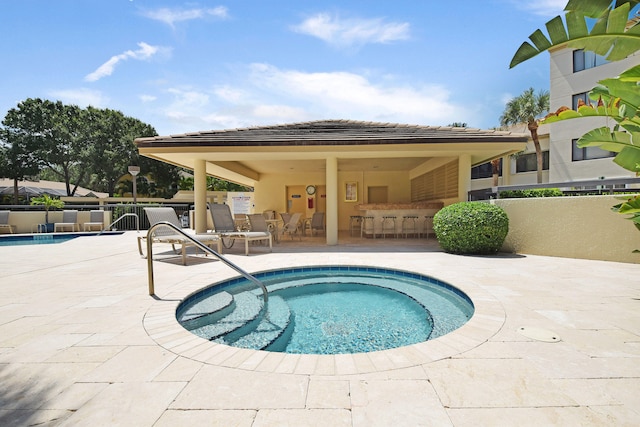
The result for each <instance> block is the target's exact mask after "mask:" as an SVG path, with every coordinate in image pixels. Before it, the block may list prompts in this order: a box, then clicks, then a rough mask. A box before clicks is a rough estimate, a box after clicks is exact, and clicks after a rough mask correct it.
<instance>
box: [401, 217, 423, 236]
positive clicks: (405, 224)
mask: <svg viewBox="0 0 640 427" xmlns="http://www.w3.org/2000/svg"><path fill="white" fill-rule="evenodd" d="M417 221H418V216H417V215H405V216H403V217H402V232H403V233H404V238H405V239H406V238H407V236H408V235H409V233H411V234H416V235H417V236H418V237H420V230H418V223H417Z"/></svg>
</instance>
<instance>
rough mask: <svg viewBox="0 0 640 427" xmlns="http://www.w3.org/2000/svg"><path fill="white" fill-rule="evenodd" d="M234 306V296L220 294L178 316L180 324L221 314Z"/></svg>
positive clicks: (196, 304) (206, 299)
mask: <svg viewBox="0 0 640 427" xmlns="http://www.w3.org/2000/svg"><path fill="white" fill-rule="evenodd" d="M232 304H233V296H232V295H231V294H230V293H228V292H225V291H222V292H218V293H217V294H214V295H211V296H210V297H208V298H205V299H203V300H201V301H198V302H196V303H195V304H193V305H191V306H190V307H188V308H187V309H186V310H184V311H182V313H181V314H180V316H178V321H179V322H189V321H192V320H194V319H198V318H200V317H203V316H208V315H211V314H213V313H217V312H220V311H222V310H224V309H225V308H227V307H229V306H231V305H232Z"/></svg>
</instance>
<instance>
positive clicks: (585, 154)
mask: <svg viewBox="0 0 640 427" xmlns="http://www.w3.org/2000/svg"><path fill="white" fill-rule="evenodd" d="M615 155H616V153H614V152H613V151H605V150H603V149H602V148H600V147H583V148H579V147H578V139H577V138H576V139H574V140H572V141H571V160H572V161H574V162H580V161H582V160H593V159H604V158H607V157H615Z"/></svg>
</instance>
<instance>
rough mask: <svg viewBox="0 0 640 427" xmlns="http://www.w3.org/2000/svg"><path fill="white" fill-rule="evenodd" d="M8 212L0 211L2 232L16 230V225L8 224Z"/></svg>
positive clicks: (13, 231) (0, 228)
mask: <svg viewBox="0 0 640 427" xmlns="http://www.w3.org/2000/svg"><path fill="white" fill-rule="evenodd" d="M9 212H10V211H0V231H2V232H3V233H4V232H6V231H7V230H8V231H9V233H15V232H16V226H15V225H11V224H9Z"/></svg>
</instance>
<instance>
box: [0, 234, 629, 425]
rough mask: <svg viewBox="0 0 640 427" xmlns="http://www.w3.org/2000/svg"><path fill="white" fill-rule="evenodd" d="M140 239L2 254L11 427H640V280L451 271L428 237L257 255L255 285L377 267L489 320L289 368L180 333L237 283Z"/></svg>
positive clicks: (219, 267) (472, 265) (600, 266)
mask: <svg viewBox="0 0 640 427" xmlns="http://www.w3.org/2000/svg"><path fill="white" fill-rule="evenodd" d="M136 236H137V234H136V233H135V232H129V233H125V234H124V235H119V236H101V237H95V236H92V237H80V238H77V239H74V240H71V241H69V242H66V243H60V244H54V245H38V246H13V247H0V384H1V386H0V425H2V426H14V425H15V426H26V425H47V426H49V425H64V426H67V425H81V426H87V425H90V426H103V425H104V426H114V425H118V426H125V425H131V426H138V427H140V426H181V425H189V426H200V425H207V426H209V425H220V426H286V425H290V426H358V427H360V426H362V427H364V426H367V427H369V426H422V425H424V426H430V425H433V426H450V425H454V426H472V425H473V426H482V425H487V426H494V425H519V426H528V425H531V426H533V425H536V426H539V425H562V426H566V425H581V426H584V425H595V426H600V425H602V426H611V425H616V426H624V425H629V426H636V425H640V279H639V278H640V265H638V264H621V263H610V262H596V261H586V260H574V259H566V258H550V257H540V256H528V255H499V256H496V257H468V256H453V255H448V254H444V253H442V252H440V251H439V250H438V248H437V243H435V242H434V241H433V240H430V241H426V240H424V239H420V240H418V239H409V240H404V239H385V240H382V239H377V240H375V241H373V240H360V239H359V238H354V239H349V238H346V236H341V240H340V245H338V246H336V247H326V246H324V245H323V244H322V242H323V238H311V237H305V238H304V239H303V240H302V242H300V241H297V240H294V241H291V240H287V239H285V240H283V241H282V242H281V243H279V244H277V245H274V252H273V253H269V252H268V250H267V248H265V247H262V246H252V247H251V255H250V256H248V257H247V256H244V255H242V253H243V251H242V248H241V245H236V246H237V247H235V248H233V249H232V250H230V251H229V258H230V259H231V260H232V261H233V262H235V263H237V264H238V265H240V266H241V267H243V268H245V269H247V270H248V271H250V272H255V271H261V270H268V269H273V268H282V267H289V266H298V265H316V264H319V265H334V264H348V265H371V266H383V267H389V268H396V269H401V270H410V271H416V272H419V273H424V274H427V275H430V276H433V277H436V278H438V279H440V280H443V281H445V282H448V283H450V284H452V285H455V286H457V287H459V288H461V289H462V290H464V291H465V292H467V294H468V295H469V296H470V297H471V298H472V299H473V301H474V303H475V305H476V313H475V315H474V317H473V318H472V319H471V321H470V322H469V323H467V324H466V325H465V326H463V327H462V328H460V329H458V330H457V331H455V332H453V333H451V334H449V335H446V336H444V337H441V338H438V339H436V340H433V341H429V342H426V343H421V344H416V345H413V346H408V347H403V348H399V349H394V350H387V351H381V352H375V353H363V354H357V355H337V356H317V355H316V356H314V355H302V356H300V355H288V354H281V353H268V352H260V351H250V350H241V349H235V348H232V347H227V346H222V345H217V344H213V343H209V342H205V341H204V340H201V339H200V338H198V337H195V336H193V335H192V334H190V333H188V332H186V331H185V330H184V329H182V328H181V327H180V326H179V325H177V324H176V321H175V318H174V317H173V312H174V310H175V307H176V305H177V304H178V301H179V300H180V299H181V298H183V297H184V296H186V295H187V294H188V293H190V292H192V291H193V290H196V289H198V288H200V287H203V286H205V285H208V284H210V283H213V282H216V281H219V280H222V279H224V278H227V277H231V276H234V272H233V271H231V270H230V269H229V268H228V267H226V266H224V265H223V264H222V263H221V262H219V261H214V260H212V259H211V258H210V257H209V258H204V257H202V256H200V257H190V258H189V260H188V265H187V266H182V265H180V260H179V258H175V257H174V258H167V256H168V254H169V252H167V250H168V246H162V245H159V246H157V247H156V249H157V252H158V254H159V256H160V258H162V259H161V260H158V261H155V262H154V269H155V277H156V294H157V298H152V297H150V296H149V295H148V294H147V264H146V260H144V259H142V258H141V257H140V256H139V255H138V253H137V248H136V243H135V239H136Z"/></svg>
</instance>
